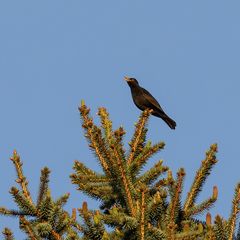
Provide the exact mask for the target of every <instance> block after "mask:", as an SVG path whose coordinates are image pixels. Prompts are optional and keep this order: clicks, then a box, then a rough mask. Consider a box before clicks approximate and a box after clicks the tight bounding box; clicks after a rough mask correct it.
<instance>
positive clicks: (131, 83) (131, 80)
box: [124, 77, 139, 87]
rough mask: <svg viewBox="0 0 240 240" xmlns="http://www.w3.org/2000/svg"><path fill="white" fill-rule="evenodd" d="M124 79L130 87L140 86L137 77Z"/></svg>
mask: <svg viewBox="0 0 240 240" xmlns="http://www.w3.org/2000/svg"><path fill="white" fill-rule="evenodd" d="M124 80H125V81H126V82H127V84H128V85H129V86H130V87H134V86H138V85H139V84H138V81H137V79H136V78H130V77H124Z"/></svg>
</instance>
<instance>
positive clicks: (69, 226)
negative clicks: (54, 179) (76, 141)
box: [0, 102, 240, 240]
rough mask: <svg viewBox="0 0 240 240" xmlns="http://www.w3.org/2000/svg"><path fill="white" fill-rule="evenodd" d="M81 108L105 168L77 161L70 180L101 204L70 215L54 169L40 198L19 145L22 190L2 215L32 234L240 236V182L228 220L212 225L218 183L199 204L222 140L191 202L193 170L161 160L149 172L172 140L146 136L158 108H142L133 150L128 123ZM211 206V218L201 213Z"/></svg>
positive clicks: (136, 238) (132, 238)
mask: <svg viewBox="0 0 240 240" xmlns="http://www.w3.org/2000/svg"><path fill="white" fill-rule="evenodd" d="M79 111H80V116H81V120H82V127H83V129H84V134H85V137H86V139H87V141H88V142H89V148H90V149H91V150H92V152H93V153H94V155H95V156H96V158H97V161H98V163H99V164H100V166H101V168H102V172H101V173H98V172H95V171H93V170H91V169H90V168H88V167H87V166H85V165H84V164H83V163H81V162H79V161H75V162H74V166H73V170H74V173H73V174H71V176H70V178H71V181H72V183H73V184H75V185H76V187H77V189H78V190H79V191H81V192H84V193H85V194H86V195H88V196H89V197H91V198H93V199H96V200H98V201H100V203H101V205H100V207H99V209H96V210H92V209H89V208H88V205H87V203H86V202H83V204H82V207H80V208H78V209H77V210H76V209H73V210H72V213H71V214H70V213H68V212H67V211H65V210H64V205H65V204H66V203H67V201H68V198H69V194H64V195H63V196H61V197H60V198H58V199H56V200H54V199H53V198H52V196H51V193H50V189H49V187H48V183H49V175H50V170H49V169H48V168H47V167H45V168H43V169H42V171H41V176H40V184H39V192H38V196H37V200H36V202H34V201H33V197H32V196H31V194H30V192H29V190H28V182H27V179H26V177H25V176H24V174H23V170H22V162H21V160H20V156H19V155H18V153H17V152H16V151H14V152H13V156H12V158H11V160H12V162H13V164H14V166H15V169H16V173H17V179H16V183H17V184H18V185H19V188H16V187H12V188H11V190H10V194H11V195H12V197H13V200H14V201H15V203H16V205H17V209H8V208H6V207H1V208H0V214H1V215H9V216H16V217H18V218H19V227H20V229H21V230H22V231H24V232H25V233H26V235H27V237H28V239H31V240H33V239H34V240H38V239H49V240H56V239H57V240H59V239H66V240H70V239H76V240H78V239H82V240H87V239H92V240H100V239H103V240H126V239H127V240H158V239H169V240H172V239H176V240H177V239H179V240H180V239H199V240H201V239H216V240H218V239H224V240H225V239H226V240H227V239H229V240H231V239H236V240H237V239H240V237H239V236H240V234H239V232H240V230H239V231H238V233H237V235H236V236H234V232H235V228H236V221H237V217H238V214H239V202H240V183H239V184H237V186H236V188H235V194H234V198H233V201H232V211H231V213H230V216H229V218H228V219H223V218H222V217H220V216H219V215H217V216H216V217H215V220H214V222H213V223H212V217H211V214H210V213H209V212H207V211H208V210H209V209H210V208H211V207H212V206H213V205H214V203H215V202H216V200H217V197H218V189H217V187H216V186H214V187H213V190H212V193H210V196H209V197H208V198H207V199H205V200H204V201H202V202H197V197H198V196H199V194H200V192H201V190H202V188H203V186H204V183H205V181H206V179H207V176H208V175H209V174H210V173H211V170H212V168H213V167H214V165H215V164H216V163H217V159H216V153H217V145H216V144H213V145H211V146H210V149H209V150H208V151H207V152H206V156H205V158H204V160H203V161H202V163H201V165H200V167H199V169H198V170H197V172H196V175H195V178H194V180H193V183H192V185H191V188H190V190H189V192H188V194H187V197H186V199H185V200H184V198H183V196H182V190H183V186H184V179H185V175H186V173H185V170H184V169H183V168H180V169H179V170H178V171H177V174H176V177H174V176H173V174H172V171H171V170H170V169H169V167H168V166H165V165H164V164H163V161H162V160H159V161H158V162H157V163H156V164H155V165H154V166H153V167H152V168H150V169H149V170H147V171H143V167H144V166H145V164H146V163H147V162H148V161H149V160H150V158H151V157H152V156H153V155H155V154H156V153H158V152H159V151H161V150H163V148H164V145H165V144H164V143H163V142H158V143H154V144H153V143H152V142H151V141H147V139H146V134H147V122H148V119H149V117H150V114H151V110H145V111H143V112H142V114H141V116H140V117H139V119H138V121H137V123H136V125H135V131H134V134H133V137H132V139H131V141H130V142H129V149H128V150H126V149H125V147H124V142H123V138H124V135H125V131H124V129H123V128H122V127H119V128H118V129H116V130H113V129H112V122H111V120H110V119H109V114H108V112H107V111H106V109H105V108H99V111H98V115H99V117H100V120H101V125H100V126H97V125H96V124H94V122H93V119H92V118H91V116H90V109H89V108H87V106H86V105H85V104H84V102H82V104H81V106H80V108H79ZM206 212H207V214H206V221H199V220H198V219H197V218H196V217H197V216H198V215H199V214H203V213H206ZM77 214H78V215H79V216H77ZM109 227H110V228H109ZM109 229H111V230H109ZM2 233H3V236H4V238H5V239H6V240H12V239H15V238H14V236H13V233H12V232H11V230H10V229H8V228H5V229H4V230H3V232H2Z"/></svg>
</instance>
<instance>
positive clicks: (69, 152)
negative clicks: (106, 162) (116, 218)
mask: <svg viewBox="0 0 240 240" xmlns="http://www.w3.org/2000/svg"><path fill="white" fill-rule="evenodd" d="M239 9H240V2H239V1H222V0H212V1H206V0H205V1H159V0H152V1H148V2H147V1H143V0H138V1H136V0H133V1H127V0H122V1H118V2H116V1H110V0H109V1H104V0H103V1H74V0H73V1H61V0H60V1H54V0H53V1H1V2H0V32H1V38H0V69H1V70H0V109H1V121H0V164H1V167H0V206H7V207H9V208H14V207H15V204H14V203H13V201H12V199H11V196H10V194H8V191H9V189H10V187H11V186H12V185H16V183H15V182H14V180H15V172H14V168H13V166H12V163H11V162H10V161H9V160H8V159H9V157H10V156H11V155H12V151H13V149H17V151H18V152H19V154H20V155H21V157H22V160H23V163H24V172H25V175H26V176H27V177H28V180H29V181H30V191H31V192H32V194H33V196H36V193H37V188H38V184H39V174H40V170H41V168H43V167H44V166H48V167H49V168H50V169H51V170H52V173H51V183H50V186H51V189H52V194H53V196H54V197H58V196H60V195H61V194H63V193H66V192H70V193H71V197H70V201H69V203H68V205H67V206H66V209H68V210H69V211H70V210H71V208H72V207H79V206H81V203H82V201H84V200H85V199H86V197H85V196H84V195H83V194H82V193H80V192H77V191H76V190H75V186H72V185H71V183H70V179H69V175H70V174H71V173H72V172H73V171H72V169H71V168H72V166H73V162H74V160H75V159H78V160H80V161H82V162H84V163H85V164H86V165H87V166H89V167H91V168H93V169H94V170H99V165H98V163H97V161H96V160H95V158H94V156H93V155H92V153H91V152H90V151H89V150H88V147H87V143H86V141H85V139H84V138H83V132H82V129H81V124H80V120H79V113H78V110H77V107H78V105H79V103H80V101H81V99H84V100H85V102H86V104H87V105H88V106H89V107H91V110H92V116H94V118H95V119H96V118H97V116H96V112H97V108H98V107H99V106H105V107H106V108H107V109H108V111H109V112H110V115H111V119H112V120H113V125H114V126H115V127H118V126H119V125H123V126H124V128H125V129H126V131H127V135H126V138H125V142H126V143H127V142H128V141H129V139H130V137H131V134H132V133H133V125H134V122H136V120H137V118H138V116H139V113H140V111H139V110H138V109H137V108H136V107H135V106H134V104H133V102H132V99H131V96H130V91H129V88H128V86H127V84H126V83H125V82H124V80H123V76H124V75H128V76H133V77H136V78H137V79H138V80H139V82H140V84H141V85H142V86H143V87H145V88H146V89H148V90H149V91H150V92H151V93H152V94H153V95H154V96H155V98H157V99H158V100H159V102H160V103H161V105H162V107H163V108H164V109H165V110H166V112H167V113H168V114H169V116H171V117H172V118H174V119H175V120H176V122H177V128H176V130H175V131H172V130H170V129H169V128H168V127H167V125H166V124H165V123H164V122H163V121H161V120H160V119H158V118H155V117H152V118H151V119H150V122H149V133H148V137H149V139H152V141H153V142H156V141H160V140H163V141H165V143H166V147H165V150H164V151H163V152H161V153H160V154H158V156H157V157H155V158H153V159H152V160H151V162H150V163H149V165H148V166H147V167H149V166H151V165H152V164H154V162H155V161H156V160H158V159H159V158H162V159H164V163H165V164H166V165H168V166H169V167H170V168H171V169H172V170H173V172H174V174H175V173H176V171H177V169H178V168H180V167H184V168H185V170H186V173H187V176H186V181H185V187H184V196H185V195H186V192H187V191H188V189H189V187H190V185H191V183H192V180H193V178H194V174H195V171H196V170H197V169H198V167H199V166H200V163H201V160H202V159H203V158H204V154H205V151H206V150H207V149H208V147H209V145H210V144H211V143H215V142H217V143H218V144H219V153H218V159H219V163H218V164H217V166H216V167H215V168H214V169H213V173H212V175H211V176H210V177H209V178H208V181H207V182H206V185H205V186H204V190H203V192H202V194H201V195H200V196H199V199H198V201H201V200H202V199H205V198H207V197H208V196H210V195H211V194H212V187H213V186H214V185H217V186H218V188H219V199H218V202H217V204H216V205H215V207H214V208H213V209H212V210H211V213H212V215H213V216H215V215H216V214H220V215H222V216H224V217H227V216H228V214H229V213H230V208H231V200H232V197H233V192H234V187H235V185H236V183H237V182H238V181H239V180H240V179H239V167H240V164H239V155H240V148H239V134H240V126H239V122H240V110H239V102H240V95H239V89H240V80H239V79H240V70H239V64H240V44H239V43H240V28H239V23H240V15H239ZM96 121H97V122H98V120H96ZM126 147H127V144H126ZM88 202H89V205H90V207H92V208H94V207H97V203H96V202H95V201H93V200H88ZM200 217H203V218H204V215H203V216H200ZM4 226H8V227H11V228H12V229H14V232H15V235H16V236H17V237H18V239H19V238H22V237H23V235H22V233H20V231H19V230H18V229H17V228H18V227H17V226H18V221H17V220H15V219H13V218H6V217H1V218H0V229H2V228H3V227H4Z"/></svg>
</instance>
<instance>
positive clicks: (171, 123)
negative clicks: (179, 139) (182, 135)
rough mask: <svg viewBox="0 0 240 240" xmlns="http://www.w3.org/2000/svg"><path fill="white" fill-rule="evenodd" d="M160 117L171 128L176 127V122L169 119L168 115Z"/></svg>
mask: <svg viewBox="0 0 240 240" xmlns="http://www.w3.org/2000/svg"><path fill="white" fill-rule="evenodd" d="M162 119H163V121H164V122H165V123H166V124H167V125H168V126H169V127H170V128H171V129H175V128H176V126H177V124H176V122H175V121H174V120H173V119H171V118H170V117H169V116H168V115H166V114H165V115H164V116H163V117H162Z"/></svg>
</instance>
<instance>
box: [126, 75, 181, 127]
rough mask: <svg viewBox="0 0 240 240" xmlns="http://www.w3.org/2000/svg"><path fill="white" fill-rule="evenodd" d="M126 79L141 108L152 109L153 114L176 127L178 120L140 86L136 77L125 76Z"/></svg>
mask: <svg viewBox="0 0 240 240" xmlns="http://www.w3.org/2000/svg"><path fill="white" fill-rule="evenodd" d="M124 79H125V80H126V81H127V83H128V85H129V87H130V89H131V93H132V98H133V102H134V103H135V105H136V106H137V107H138V108H139V109H140V110H142V111H144V110H145V109H147V108H148V109H152V110H153V111H152V115H154V116H156V117H159V118H161V119H162V120H163V121H164V122H166V123H167V125H168V126H169V127H170V128H171V129H175V127H176V125H177V124H176V122H175V121H174V120H172V119H171V118H170V117H168V115H167V114H166V113H165V112H164V111H163V109H162V108H161V106H160V104H159V103H158V102H157V100H156V99H155V98H154V97H153V96H152V95H151V93H149V92H148V91H147V90H146V89H144V88H142V87H140V85H139V84H138V81H137V80H136V79H135V78H129V77H124Z"/></svg>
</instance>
